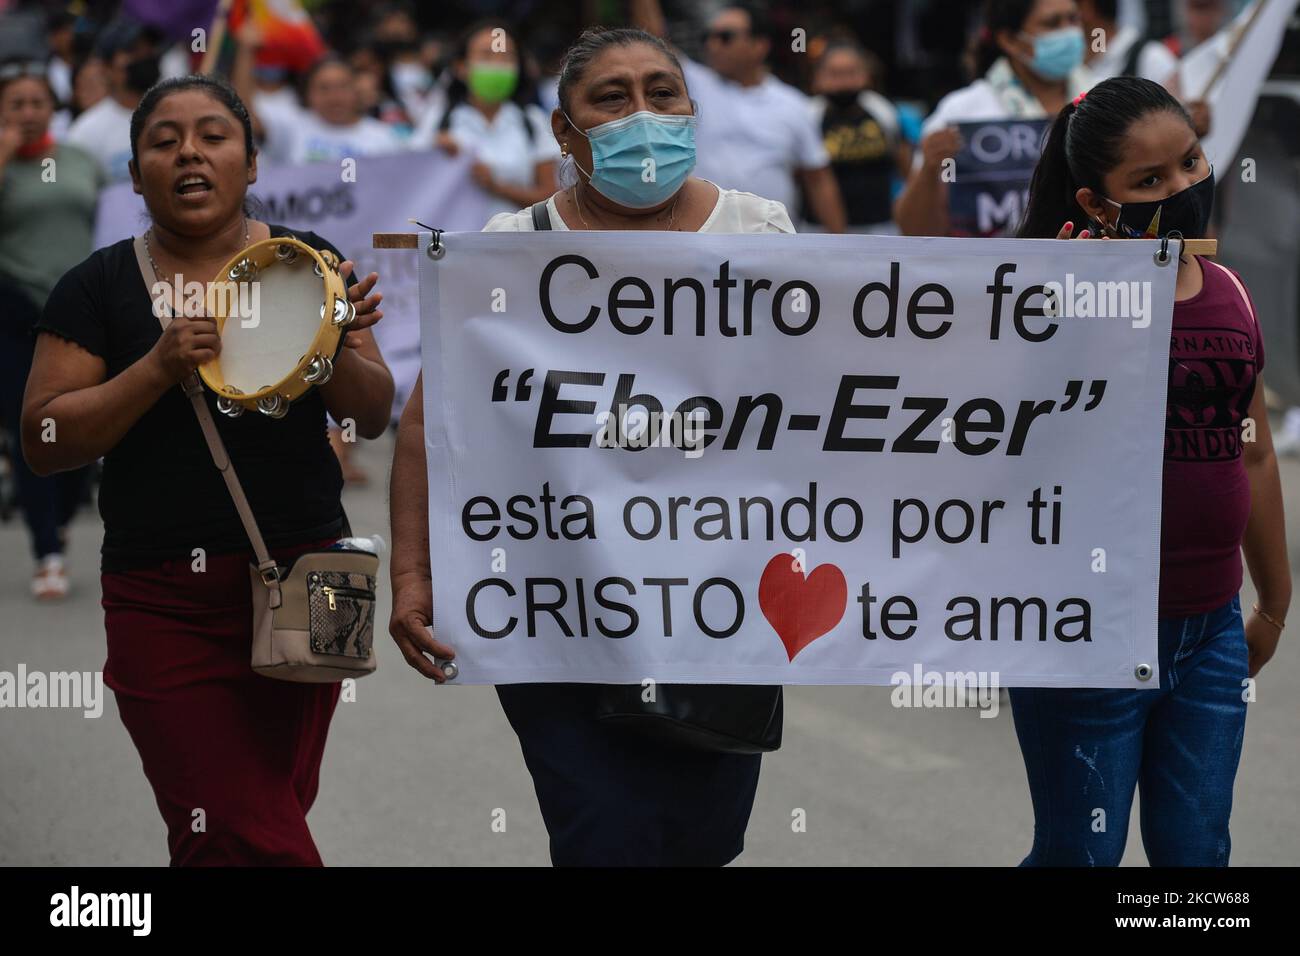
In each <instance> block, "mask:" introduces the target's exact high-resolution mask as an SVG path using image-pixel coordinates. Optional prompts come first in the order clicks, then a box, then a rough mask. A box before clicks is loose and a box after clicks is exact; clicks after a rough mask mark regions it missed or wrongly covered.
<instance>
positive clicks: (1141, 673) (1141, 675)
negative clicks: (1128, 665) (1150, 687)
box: [1133, 664, 1154, 680]
mask: <svg viewBox="0 0 1300 956" xmlns="http://www.w3.org/2000/svg"><path fill="white" fill-rule="evenodd" d="M1153 673H1154V671H1152V669H1151V665H1150V664H1139V665H1138V666H1137V667H1135V668H1134V669H1133V676H1134V677H1136V678H1137V679H1138V680H1150V679H1151V675H1152V674H1153Z"/></svg>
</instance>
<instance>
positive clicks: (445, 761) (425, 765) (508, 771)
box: [0, 440, 1300, 866]
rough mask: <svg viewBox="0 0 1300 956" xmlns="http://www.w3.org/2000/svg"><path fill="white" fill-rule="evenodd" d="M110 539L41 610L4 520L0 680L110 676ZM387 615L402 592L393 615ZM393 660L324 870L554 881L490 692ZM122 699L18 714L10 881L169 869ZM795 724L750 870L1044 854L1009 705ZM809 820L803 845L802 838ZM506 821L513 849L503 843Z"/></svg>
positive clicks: (368, 707)
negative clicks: (800, 820)
mask: <svg viewBox="0 0 1300 956" xmlns="http://www.w3.org/2000/svg"><path fill="white" fill-rule="evenodd" d="M390 453H391V444H390V442H389V441H388V440H384V441H381V442H377V443H373V444H370V445H368V446H366V447H364V448H363V449H362V453H361V456H360V457H361V460H362V462H363V463H364V465H365V467H366V468H367V469H368V470H369V472H370V475H371V477H372V481H371V483H370V485H369V486H367V487H363V488H349V490H348V491H347V493H346V494H347V498H346V504H347V507H348V511H349V514H350V516H351V518H352V522H353V527H354V528H355V529H356V530H357V532H358V533H361V534H364V533H368V532H372V531H381V532H383V531H384V530H385V529H386V528H387V524H388V521H387V494H386V484H387V467H388V466H387V463H388V459H389V455H390ZM1283 483H1284V486H1285V488H1286V493H1287V505H1288V514H1289V516H1290V520H1289V526H1290V527H1289V532H1290V533H1289V540H1290V542H1291V551H1292V555H1291V563H1292V566H1293V567H1296V568H1300V462H1297V461H1296V460H1295V459H1291V460H1289V461H1284V462H1283ZM99 544H100V525H99V522H98V518H97V516H95V515H94V514H93V513H89V512H87V513H83V514H82V515H81V516H80V517H79V518H78V520H77V522H76V523H75V525H74V527H73V532H72V547H71V554H70V561H71V575H72V582H73V589H74V590H73V592H72V594H71V595H70V597H69V599H68V600H67V601H66V602H64V603H63V604H61V605H56V606H40V605H37V604H36V603H35V602H34V601H33V600H32V599H31V598H30V597H28V577H29V575H30V573H31V567H30V562H29V559H28V550H27V540H26V535H25V533H24V531H23V530H22V528H21V526H20V525H19V524H17V522H11V523H9V524H7V525H0V555H3V556H4V558H3V562H0V567H2V568H3V570H2V571H0V670H8V671H11V672H12V671H14V670H15V669H16V668H17V666H18V664H19V663H23V664H26V666H27V667H28V669H29V670H43V671H59V670H88V669H94V670H98V669H99V668H101V667H102V665H103V662H104V635H103V626H102V612H101V610H100V606H99V580H98V548H99ZM1297 593H1300V587H1298V588H1297ZM1249 600H1253V596H1252V595H1251V594H1250V593H1249V590H1248V591H1247V593H1246V594H1244V595H1243V604H1244V605H1245V606H1246V607H1249ZM387 619H388V595H387V593H386V592H385V593H382V595H381V606H380V608H379V611H378V620H379V621H382V622H386V621H387ZM377 630H378V628H377ZM1290 640H1291V642H1292V643H1294V637H1291V638H1290ZM376 644H377V646H378V649H379V653H380V655H381V657H380V668H379V671H378V672H377V673H376V674H375V675H374V676H372V677H368V678H366V679H365V680H363V681H360V682H358V684H357V700H356V701H355V702H351V703H342V704H340V705H339V709H338V713H337V715H336V717H335V719H334V724H333V727H332V730H331V735H330V742H329V746H328V748H327V750H326V754H325V763H324V767H323V770H322V778H321V794H320V797H319V799H318V800H317V803H316V806H315V808H314V809H313V810H312V812H311V816H310V818H309V819H310V823H311V826H312V829H313V832H314V833H315V834H316V839H317V843H318V845H319V846H320V849H321V854H322V856H323V857H324V859H325V862H326V863H327V864H333V865H347V864H391V865H546V864H547V863H548V862H549V859H548V856H547V847H546V831H545V828H544V827H543V826H542V821H541V816H540V814H539V813H538V810H537V804H536V800H535V798H534V795H533V791H532V783H531V780H530V778H529V776H528V773H527V771H526V770H525V768H524V764H523V759H522V757H521V756H520V753H519V747H518V744H517V742H516V740H515V737H514V735H513V733H512V732H511V731H510V728H509V726H508V725H507V723H506V720H505V717H504V716H503V715H502V713H501V710H500V707H499V706H498V704H497V700H496V695H495V693H494V692H493V691H492V689H491V688H490V687H436V686H434V685H431V684H430V683H429V682H427V681H426V680H424V679H423V678H421V677H420V676H419V675H417V674H416V673H415V672H414V671H412V670H411V669H409V668H408V667H407V666H406V664H405V662H404V661H403V660H402V659H401V657H400V655H399V654H398V653H397V650H396V648H395V647H394V646H393V644H392V642H391V641H390V640H389V639H388V638H387V636H386V628H385V633H384V634H382V635H380V634H377V635H376ZM1298 683H1300V653H1297V651H1296V648H1294V647H1293V646H1291V647H1288V646H1286V645H1285V644H1284V646H1283V648H1282V649H1281V650H1280V651H1279V654H1278V656H1277V657H1276V658H1275V659H1274V661H1273V662H1272V663H1271V664H1270V665H1269V666H1268V667H1267V668H1266V669H1265V670H1264V672H1263V674H1262V675H1261V679H1260V682H1259V688H1258V701H1257V702H1256V703H1254V704H1252V705H1251V708H1250V716H1249V719H1248V721H1247V727H1246V742H1245V753H1244V756H1243V760H1242V766H1241V771H1240V773H1239V775H1238V777H1237V787H1236V798H1235V808H1234V813H1233V829H1232V837H1233V854H1232V862H1233V863H1234V864H1241V865H1246V864H1255V865H1295V864H1296V863H1298V862H1300V815H1297V814H1296V812H1295V808H1296V796H1297V784H1298V783H1300V752H1298V751H1297V747H1296V727H1297V726H1298V725H1300V695H1297V694H1296V693H1294V687H1295V686H1296V685H1297V684H1298ZM106 693H107V702H106V704H105V708H104V713H103V716H102V717H100V718H99V719H86V718H84V717H83V716H82V715H81V713H80V712H73V711H65V710H26V709H24V710H12V709H3V710H0V864H78V865H160V864H165V863H166V862H167V851H166V842H165V831H164V828H163V825H162V821H161V818H160V817H159V815H158V811H157V808H156V807H155V805H154V802H153V795H152V793H151V791H150V789H149V786H148V784H147V783H146V781H145V778H144V775H143V773H142V772H141V770H140V762H139V758H138V757H137V756H136V753H135V750H134V748H133V747H132V745H131V741H130V739H129V737H128V736H127V733H126V730H125V729H124V728H123V727H122V725H121V722H120V721H119V720H118V717H117V711H116V708H115V706H114V704H113V700H112V695H111V693H108V692H106ZM785 713H786V725H785V743H784V746H783V747H782V749H781V750H780V751H779V752H778V753H776V754H774V755H770V756H768V757H765V758H764V760H763V771H762V776H761V780H760V783H759V789H758V798H757V802H756V804H755V807H754V813H753V816H752V818H751V820H750V826H749V832H748V836H747V848H746V851H745V853H744V855H743V856H742V857H741V858H740V860H739V861H738V863H739V865H811V866H819V865H879V864H891V865H940V866H943V865H995V866H1002V865H1013V864H1015V863H1017V862H1019V860H1020V859H1021V858H1022V857H1023V856H1024V854H1025V852H1026V851H1027V850H1028V848H1029V844H1030V839H1031V831H1032V819H1033V818H1032V814H1031V812H1030V805H1029V795H1028V791H1027V789H1026V786H1025V776H1024V768H1023V764H1022V763H1021V760H1020V752H1019V749H1018V748H1017V746H1016V740H1015V732H1014V729H1013V727H1012V722H1011V712H1010V708H1009V707H1003V708H1002V709H1001V711H1000V714H999V716H998V717H996V718H994V719H987V718H981V717H980V716H979V715H978V712H977V711H976V710H974V709H947V710H920V709H918V710H900V709H895V708H894V707H892V706H891V705H890V702H889V688H879V687H801V688H791V689H789V690H788V691H787V697H786V712H785ZM202 745H203V742H202V740H195V746H202ZM797 809H801V810H803V811H804V813H805V814H806V820H807V826H806V831H805V832H794V828H792V825H791V824H792V819H793V815H794V813H795V811H796V810H797ZM498 810H502V811H504V812H505V824H506V825H505V831H504V832H496V831H494V829H493V826H492V822H493V818H494V811H498ZM496 816H498V817H499V816H500V814H499V813H497V814H496ZM1136 820H1137V813H1136V810H1135V812H1134V814H1133V817H1132V821H1133V822H1132V827H1131V832H1130V839H1129V843H1128V849H1127V852H1126V854H1125V863H1126V864H1131V865H1143V864H1144V863H1145V856H1144V855H1143V853H1142V849H1141V841H1140V839H1139V837H1138V833H1137V828H1136Z"/></svg>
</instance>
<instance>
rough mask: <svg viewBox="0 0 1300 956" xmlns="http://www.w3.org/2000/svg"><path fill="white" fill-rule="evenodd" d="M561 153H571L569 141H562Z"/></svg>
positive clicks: (563, 154) (564, 154)
mask: <svg viewBox="0 0 1300 956" xmlns="http://www.w3.org/2000/svg"><path fill="white" fill-rule="evenodd" d="M560 155H561V156H568V155H569V144H568V143H561V144H560Z"/></svg>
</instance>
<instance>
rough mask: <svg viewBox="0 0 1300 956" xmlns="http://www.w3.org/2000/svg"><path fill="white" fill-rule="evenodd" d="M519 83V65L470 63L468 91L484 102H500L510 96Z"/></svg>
mask: <svg viewBox="0 0 1300 956" xmlns="http://www.w3.org/2000/svg"><path fill="white" fill-rule="evenodd" d="M518 83H519V67H517V66H495V65H492V66H489V65H487V64H484V63H473V64H470V68H469V80H468V83H467V85H468V86H469V91H470V92H471V93H473V94H474V95H475V96H476V97H478V98H479V99H480V100H483V101H484V102H485V103H500V102H502V101H504V100H507V99H509V98H510V94H511V93H513V92H514V91H515V86H516V85H518Z"/></svg>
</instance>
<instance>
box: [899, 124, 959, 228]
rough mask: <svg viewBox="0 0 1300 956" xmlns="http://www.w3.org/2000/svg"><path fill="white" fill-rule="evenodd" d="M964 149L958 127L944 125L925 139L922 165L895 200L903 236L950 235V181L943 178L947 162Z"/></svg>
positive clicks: (917, 168)
mask: <svg viewBox="0 0 1300 956" xmlns="http://www.w3.org/2000/svg"><path fill="white" fill-rule="evenodd" d="M960 149H961V134H960V133H959V132H958V130H957V127H955V126H946V127H942V128H940V129H937V130H934V131H933V132H931V133H929V134H927V135H926V136H925V137H924V138H922V140H921V165H920V166H918V167H916V169H914V170H912V175H911V176H909V177H908V179H907V185H906V186H904V187H903V191H902V192H901V193H899V196H898V199H897V200H896V201H895V202H894V221H895V222H897V223H898V229H899V231H900V232H902V234H903V235H905V236H946V235H948V184H947V183H946V182H944V181H943V175H942V174H943V163H944V160H947V159H951V158H952V157H953V156H955V155H956V154H957V152H958V151H959V150H960Z"/></svg>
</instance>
